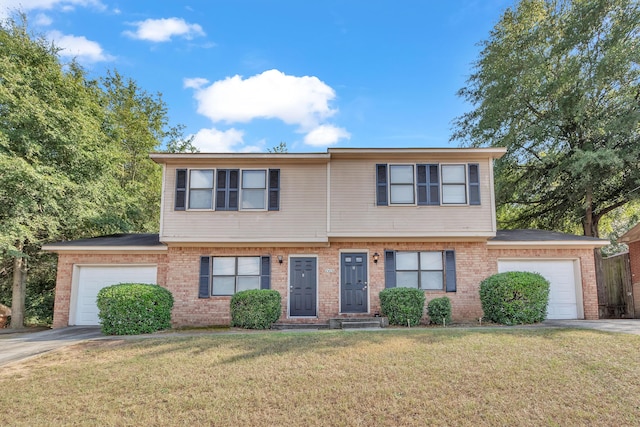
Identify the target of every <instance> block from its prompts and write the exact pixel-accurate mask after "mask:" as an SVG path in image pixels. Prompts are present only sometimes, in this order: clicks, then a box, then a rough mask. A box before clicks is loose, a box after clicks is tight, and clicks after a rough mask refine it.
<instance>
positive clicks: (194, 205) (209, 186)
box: [189, 169, 213, 209]
mask: <svg viewBox="0 0 640 427" xmlns="http://www.w3.org/2000/svg"><path fill="white" fill-rule="evenodd" d="M212 208H213V170H211V169H202V170H201V169H192V170H190V171H189V209H212Z"/></svg>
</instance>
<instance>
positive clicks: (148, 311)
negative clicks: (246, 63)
mask: <svg viewBox="0 0 640 427" xmlns="http://www.w3.org/2000/svg"><path fill="white" fill-rule="evenodd" d="M97 302H98V309H99V310H100V312H99V313H98V317H99V318H100V324H101V326H102V333H103V334H105V335H137V334H148V333H152V332H156V331H160V330H163V329H168V328H170V327H171V309H172V308H173V295H171V292H170V291H169V290H167V289H165V288H163V287H162V286H157V285H147V284H141V283H120V284H117V285H112V286H107V287H106V288H102V289H101V290H100V291H99V292H98V301H97Z"/></svg>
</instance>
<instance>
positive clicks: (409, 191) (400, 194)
mask: <svg viewBox="0 0 640 427" xmlns="http://www.w3.org/2000/svg"><path fill="white" fill-rule="evenodd" d="M391 203H398V204H400V203H413V185H392V186H391Z"/></svg>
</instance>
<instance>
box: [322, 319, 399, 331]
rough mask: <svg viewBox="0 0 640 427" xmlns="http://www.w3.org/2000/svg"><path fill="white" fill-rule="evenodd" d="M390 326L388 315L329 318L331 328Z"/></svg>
mask: <svg viewBox="0 0 640 427" xmlns="http://www.w3.org/2000/svg"><path fill="white" fill-rule="evenodd" d="M386 326H389V319H388V318H386V317H340V318H336V319H329V328H330V329H355V328H384V327H386Z"/></svg>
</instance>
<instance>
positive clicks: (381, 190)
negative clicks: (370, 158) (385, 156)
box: [376, 165, 389, 206]
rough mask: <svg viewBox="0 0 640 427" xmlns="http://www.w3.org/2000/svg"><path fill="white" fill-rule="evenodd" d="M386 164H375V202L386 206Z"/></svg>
mask: <svg viewBox="0 0 640 427" xmlns="http://www.w3.org/2000/svg"><path fill="white" fill-rule="evenodd" d="M387 193H388V191H387V165H376V204H377V205H378V206H387V205H388V204H389V202H388V200H387Z"/></svg>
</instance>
